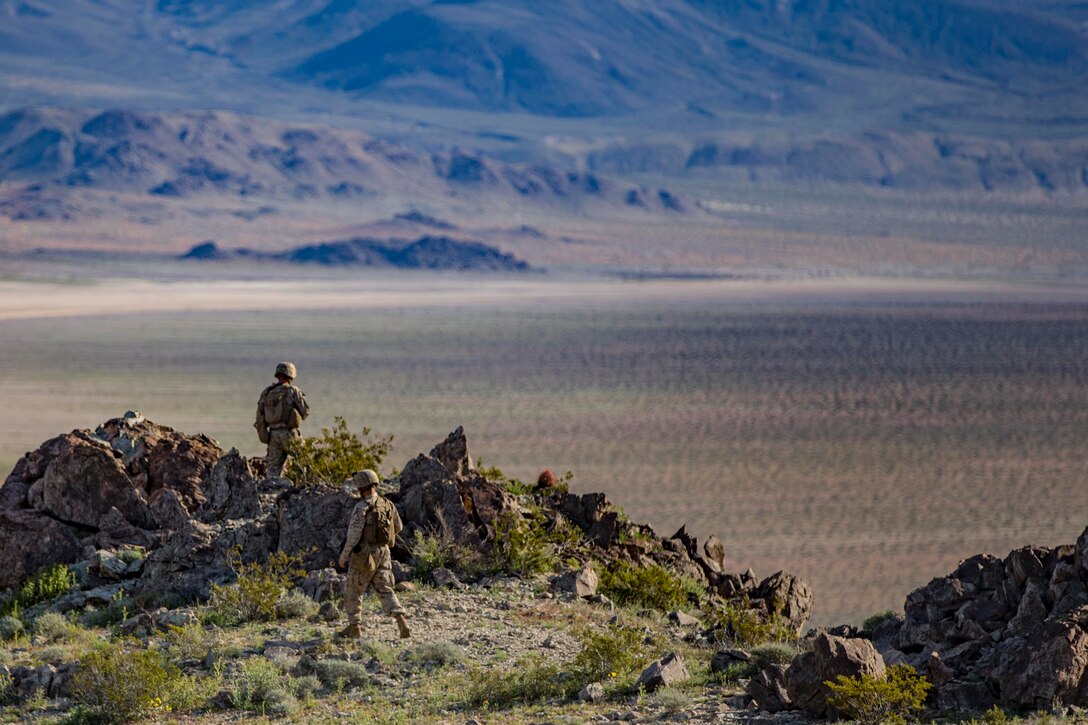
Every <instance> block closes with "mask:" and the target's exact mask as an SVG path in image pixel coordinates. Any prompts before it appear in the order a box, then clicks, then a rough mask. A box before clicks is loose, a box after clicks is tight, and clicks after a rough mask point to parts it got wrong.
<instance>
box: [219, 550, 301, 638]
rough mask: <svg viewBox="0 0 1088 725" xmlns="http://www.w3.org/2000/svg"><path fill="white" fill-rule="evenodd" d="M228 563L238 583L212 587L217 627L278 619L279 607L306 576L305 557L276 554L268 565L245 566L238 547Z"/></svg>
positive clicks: (274, 553)
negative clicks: (285, 596)
mask: <svg viewBox="0 0 1088 725" xmlns="http://www.w3.org/2000/svg"><path fill="white" fill-rule="evenodd" d="M227 563H228V564H229V565H230V567H231V569H233V570H234V571H235V572H236V573H237V575H238V579H237V580H236V581H235V582H234V583H232V584H227V585H222V584H212V587H211V589H212V596H211V600H210V602H209V603H208V607H209V614H210V619H211V620H212V621H214V622H215V623H217V624H237V623H241V622H251V621H269V620H272V619H275V618H276V616H277V615H276V604H277V603H278V602H279V601H280V598H281V597H282V596H283V595H284V594H286V593H287V592H288V591H289V590H290V588H291V586H292V585H293V584H294V583H295V582H296V581H298V580H299V579H301V578H302V577H303V576H305V574H306V572H305V571H304V570H303V569H302V555H301V554H291V555H288V554H286V553H284V552H282V551H276V552H273V553H272V554H271V555H270V556H269V557H268V561H267V562H266V563H264V564H259V563H245V562H242V560H241V550H240V549H239V548H238V547H235V548H234V549H232V550H231V552H230V554H229V555H228V557H227Z"/></svg>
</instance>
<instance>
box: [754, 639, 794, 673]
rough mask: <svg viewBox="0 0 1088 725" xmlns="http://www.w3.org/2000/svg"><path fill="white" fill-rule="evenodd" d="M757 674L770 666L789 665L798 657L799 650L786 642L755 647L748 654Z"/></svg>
mask: <svg viewBox="0 0 1088 725" xmlns="http://www.w3.org/2000/svg"><path fill="white" fill-rule="evenodd" d="M748 654H750V655H751V656H752V665H753V667H754V668H755V671H756V672H759V671H760V670H762V669H764V668H766V667H767V666H768V665H788V664H789V663H791V662H793V658H794V657H796V656H797V648H796V647H794V646H793V645H791V644H786V643H785V642H767V643H766V644H761V645H758V646H756V647H753V648H752V649H751V651H750V652H749V653H748Z"/></svg>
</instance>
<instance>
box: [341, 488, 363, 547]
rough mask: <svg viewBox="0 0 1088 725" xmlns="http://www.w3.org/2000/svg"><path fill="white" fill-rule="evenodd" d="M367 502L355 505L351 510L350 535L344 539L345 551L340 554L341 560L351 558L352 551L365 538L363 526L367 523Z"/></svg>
mask: <svg viewBox="0 0 1088 725" xmlns="http://www.w3.org/2000/svg"><path fill="white" fill-rule="evenodd" d="M366 509H367V506H366V501H360V502H359V503H357V504H355V508H353V509H352V510H351V521H349V522H348V535H347V536H346V537H345V538H344V549H343V551H341V552H340V558H341V559H346V558H347V557H349V556H351V550H352V549H354V548H355V545H356V544H358V543H359V539H360V538H362V536H363V524H364V523H366Z"/></svg>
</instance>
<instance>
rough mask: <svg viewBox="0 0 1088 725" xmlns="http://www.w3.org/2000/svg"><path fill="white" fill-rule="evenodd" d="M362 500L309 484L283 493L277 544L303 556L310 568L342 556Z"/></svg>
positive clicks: (280, 501)
mask: <svg viewBox="0 0 1088 725" xmlns="http://www.w3.org/2000/svg"><path fill="white" fill-rule="evenodd" d="M358 502H359V500H358V499H357V498H355V497H354V496H352V495H350V494H348V493H346V492H344V491H342V490H340V489H334V490H328V489H316V488H307V489H302V490H298V491H292V492H289V493H287V494H285V495H283V496H282V497H281V498H280V499H279V501H278V502H277V504H276V522H277V525H278V527H279V543H278V545H277V548H278V549H279V550H280V551H284V552H286V553H288V554H299V555H301V556H302V557H303V562H304V564H305V567H306V569H320V568H322V567H325V566H328V565H329V562H333V561H336V560H337V559H339V558H340V550H341V549H342V548H343V546H344V537H345V536H347V531H348V519H349V518H350V517H351V510H352V509H353V508H355V504H357V503H358Z"/></svg>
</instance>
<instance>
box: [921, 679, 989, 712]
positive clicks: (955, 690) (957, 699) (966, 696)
mask: <svg viewBox="0 0 1088 725" xmlns="http://www.w3.org/2000/svg"><path fill="white" fill-rule="evenodd" d="M932 698H933V701H934V702H935V703H936V706H937V708H938V709H939V710H940V711H942V712H985V711H986V710H989V709H990V708H991V707H993V706H994V705H996V704H997V702H998V699H997V695H996V694H995V693H994V691H993V690H992V689H991V688H990V686H989V685H988V684H987V683H986V682H959V681H953V682H949V683H948V684H946V685H944V686H942V687H941V688H939V689H938V690H937V691H936V693H935V694H934V695H932Z"/></svg>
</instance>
